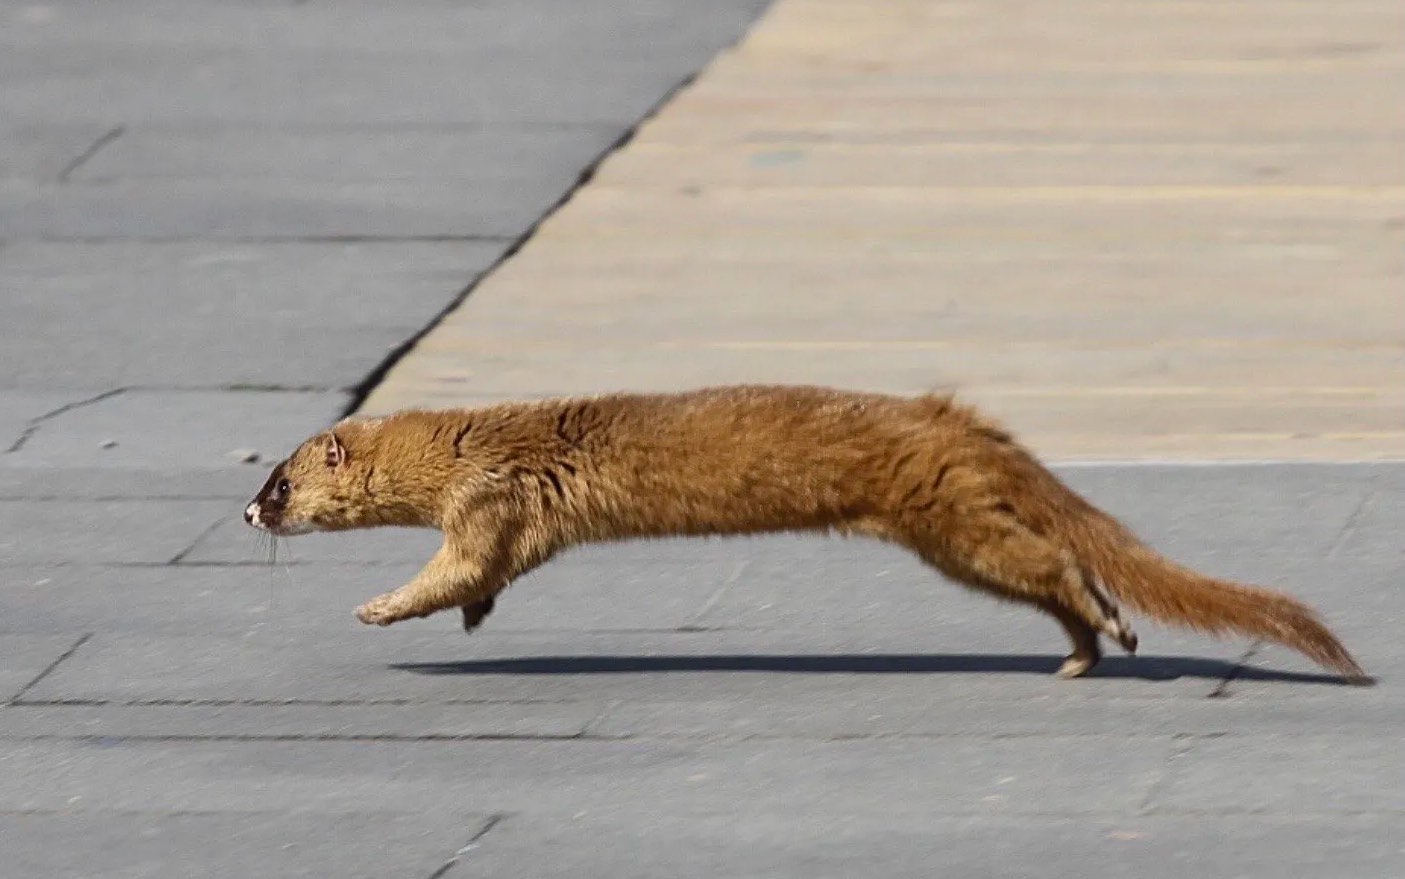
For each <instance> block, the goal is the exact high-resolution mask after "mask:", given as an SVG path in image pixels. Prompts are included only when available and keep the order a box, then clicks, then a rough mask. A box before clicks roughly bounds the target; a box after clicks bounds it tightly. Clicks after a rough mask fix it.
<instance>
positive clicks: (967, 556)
mask: <svg viewBox="0 0 1405 879" xmlns="http://www.w3.org/2000/svg"><path fill="white" fill-rule="evenodd" d="M941 526H942V527H941V528H940V530H939V531H935V530H934V531H932V532H929V533H927V534H923V533H921V532H920V531H919V532H918V533H915V534H913V535H912V536H913V538H915V539H914V541H913V543H914V544H915V545H914V546H913V548H914V549H916V550H917V553H918V555H920V556H921V557H922V558H923V559H924V560H925V561H927V562H928V563H929V564H931V565H932V566H934V567H936V568H937V569H938V570H940V571H942V572H943V573H944V574H946V575H947V576H949V577H951V578H953V579H955V580H958V581H960V582H962V583H965V584H967V585H969V586H974V587H976V588H978V589H981V590H984V591H986V592H991V593H994V594H996V595H999V596H1001V597H1003V598H1007V599H1010V600H1013V601H1018V602H1023V603H1026V604H1032V605H1034V606H1035V607H1038V608H1040V609H1042V610H1044V611H1045V612H1046V613H1048V614H1050V615H1051V616H1053V617H1054V619H1055V620H1057V621H1058V622H1059V625H1061V626H1062V627H1063V629H1064V632H1065V633H1066V634H1067V635H1068V638H1069V641H1070V642H1071V643H1072V646H1073V651H1072V652H1071V653H1070V654H1069V656H1068V657H1067V658H1066V659H1065V660H1064V663H1063V665H1062V666H1061V667H1060V668H1059V670H1058V676H1059V677H1063V678H1074V677H1079V676H1081V675H1083V674H1086V673H1087V672H1088V671H1089V670H1090V669H1092V668H1093V666H1095V665H1096V664H1097V663H1098V661H1099V660H1100V659H1101V658H1102V651H1101V649H1100V648H1099V646H1098V635H1099V634H1102V635H1106V636H1108V637H1109V638H1110V639H1112V640H1113V641H1115V642H1117V643H1118V644H1119V645H1121V646H1122V648H1123V649H1124V650H1126V651H1127V652H1128V653H1135V652H1136V649H1137V635H1136V633H1135V632H1134V631H1133V630H1132V627H1131V626H1130V625H1129V624H1128V623H1127V622H1125V621H1124V620H1123V619H1122V615H1121V613H1120V611H1119V609H1118V607H1117V604H1116V603H1115V602H1114V601H1113V600H1112V598H1111V597H1110V596H1109V595H1108V594H1107V593H1106V592H1105V591H1104V590H1102V589H1101V588H1100V587H1098V585H1097V584H1096V583H1095V582H1093V581H1092V580H1091V579H1090V578H1088V577H1087V576H1085V574H1084V572H1083V571H1082V570H1080V568H1079V567H1078V565H1077V563H1076V562H1075V561H1074V559H1073V558H1072V556H1071V555H1070V554H1069V553H1068V552H1067V551H1065V550H1063V549H1061V548H1060V547H1058V546H1057V545H1056V544H1055V543H1053V542H1052V541H1050V540H1048V539H1047V538H1045V537H1042V536H1041V535H1039V534H1036V533H1035V532H1033V531H1031V530H1030V529H1028V528H1026V527H1024V526H1023V525H1021V524H1020V523H1019V522H1018V521H1017V520H1015V519H1014V518H1013V517H1012V516H1009V515H1006V514H1004V513H1002V511H999V510H991V511H989V512H987V513H984V514H982V513H967V514H965V515H961V516H959V517H953V518H952V519H948V520H945V521H944V522H942V523H941Z"/></svg>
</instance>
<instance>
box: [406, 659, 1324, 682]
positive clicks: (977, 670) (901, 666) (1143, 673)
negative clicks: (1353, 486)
mask: <svg viewBox="0 0 1405 879" xmlns="http://www.w3.org/2000/svg"><path fill="white" fill-rule="evenodd" d="M1062 662H1063V657H1062V656H1056V655H1049V654H1045V655H1010V654H996V653H839V654H817V655H763V654H723V655H702V656H667V655H665V656H533V657H524V658H521V659H468V660H461V661H457V662H402V663H392V664H391V665H390V667H391V668H394V669H397V670H399V671H408V672H413V673H415V674H424V675H598V674H658V673H674V672H719V671H722V672H774V673H780V674H1012V673H1013V674H1039V675H1052V674H1053V673H1054V671H1055V670H1056V669H1057V668H1058V667H1059V665H1060V664H1061V663H1062ZM1088 677H1089V678H1136V679H1139V680H1146V681H1174V680H1177V679H1180V678H1203V679H1205V680H1214V681H1223V680H1226V679H1230V678H1232V679H1234V680H1237V681H1280V682H1287V683H1300V684H1339V685H1340V684H1343V683H1344V681H1343V680H1342V678H1340V677H1337V676H1336V675H1329V674H1315V673H1311V672H1288V671H1274V670H1272V669H1263V668H1251V667H1246V666H1241V665H1237V664H1235V663H1233V662H1226V661H1223V660H1218V659H1201V658H1194V657H1180V656H1137V657H1133V656H1110V657H1107V658H1105V659H1103V661H1102V662H1101V663H1099V664H1098V666H1097V667H1096V668H1094V669H1093V670H1092V671H1091V672H1090V673H1089V674H1088Z"/></svg>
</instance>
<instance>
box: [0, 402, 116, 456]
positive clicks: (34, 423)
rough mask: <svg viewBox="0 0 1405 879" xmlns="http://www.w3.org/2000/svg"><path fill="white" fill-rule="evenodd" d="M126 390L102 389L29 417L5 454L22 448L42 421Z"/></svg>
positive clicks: (36, 431)
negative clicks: (36, 416) (98, 392)
mask: <svg viewBox="0 0 1405 879" xmlns="http://www.w3.org/2000/svg"><path fill="white" fill-rule="evenodd" d="M127 390H128V388H127V387H125V386H123V387H120V388H114V389H112V390H110V391H103V392H102V393H101V394H98V395H96V396H93V397H85V398H84V399H82V400H76V401H74V402H72V403H65V404H64V405H62V406H60V407H59V408H57V409H54V410H53V411H51V412H45V413H44V414H43V415H40V416H39V417H38V418H32V419H30V421H29V424H27V425H25V428H24V430H22V431H20V435H19V437H18V438H17V439H16V440H15V441H14V442H13V443H11V444H10V447H9V448H8V449H6V450H5V454H9V453H11V452H18V451H19V450H20V449H22V448H24V444H25V443H27V442H29V440H30V439H31V438H32V437H33V436H34V434H36V433H38V432H39V428H40V426H41V425H43V423H44V422H46V421H48V420H50V419H52V418H57V417H58V416H60V415H63V414H64V413H66V412H72V411H73V410H74V409H81V408H82V407H84V406H91V405H93V404H94V403H100V402H102V401H103V400H106V399H109V398H111V397H115V396H117V395H118V394H121V393H123V392H125V391H127Z"/></svg>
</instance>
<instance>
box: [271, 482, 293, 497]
mask: <svg viewBox="0 0 1405 879" xmlns="http://www.w3.org/2000/svg"><path fill="white" fill-rule="evenodd" d="M273 490H274V491H276V492H278V493H279V494H280V495H284V494H287V493H288V492H290V491H292V490H293V485H292V483H291V482H289V481H288V480H286V479H280V480H278V484H277V485H276V486H274V487H273Z"/></svg>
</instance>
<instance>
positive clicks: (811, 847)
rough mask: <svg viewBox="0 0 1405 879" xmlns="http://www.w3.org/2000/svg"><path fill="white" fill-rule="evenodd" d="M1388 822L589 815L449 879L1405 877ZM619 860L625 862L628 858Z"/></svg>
mask: <svg viewBox="0 0 1405 879" xmlns="http://www.w3.org/2000/svg"><path fill="white" fill-rule="evenodd" d="M1395 821H1396V819H1395V817H1394V816H1365V817H1351V818H1330V819H1322V818H1294V817H1291V816H1284V817H1280V816H1274V817H1243V816H1234V817H1224V818H1216V819H1215V820H1214V824H1213V827H1207V824H1206V820H1205V819H1204V818H1203V817H1200V816H1187V817H1178V818H1161V817H1140V816H1133V815H1129V816H1124V817H1119V818H1110V819H1102V820H1091V821H1090V820H1088V819H1082V818H1080V819H1076V820H1073V819H1056V818H1020V819H1018V820H1011V819H979V820H975V819H970V818H940V817H933V816H931V815H927V814H922V813H921V812H920V811H918V810H916V809H914V810H913V811H912V812H911V813H909V814H906V815H902V816H894V815H892V814H884V815H883V816H881V817H871V816H864V815H840V814H835V813H828V812H826V811H825V809H824V806H823V805H821V804H800V803H797V804H792V806H791V807H790V808H789V809H787V810H786V812H785V813H782V814H774V813H757V812H753V811H748V810H746V809H745V808H733V809H731V810H729V811H728V812H727V813H723V814H710V815H690V816H687V817H686V818H672V819H671V818H664V817H660V818H657V819H655V820H652V821H649V822H647V823H640V822H639V821H638V819H637V817H636V816H635V815H632V814H630V815H617V814H613V813H610V812H606V813H605V814H603V815H602V814H600V810H595V811H587V812H586V813H585V814H582V815H580V816H576V817H574V818H573V820H570V821H561V820H559V819H557V818H555V817H541V816H535V815H513V816H509V817H508V818H506V819H504V820H503V821H502V822H501V823H500V824H499V825H497V826H496V827H494V829H493V832H492V833H491V834H489V835H488V836H485V837H484V839H483V841H482V844H481V845H479V846H478V847H477V848H475V849H474V850H473V852H471V853H470V854H469V855H467V856H465V858H464V859H463V860H462V861H461V862H460V863H459V865H458V866H457V867H456V869H455V871H454V872H452V873H450V874H449V875H450V876H455V877H457V876H463V877H487V876H499V875H502V874H503V873H505V872H513V871H516V870H521V871H524V872H530V873H531V874H532V875H533V876H542V877H568V876H591V875H598V874H603V873H608V874H609V875H611V876H618V877H620V879H648V877H653V876H660V875H667V876H677V877H679V879H693V877H697V879H703V877H708V876H716V875H719V874H722V875H746V876H756V877H766V879H799V877H810V876H814V877H826V879H842V877H847V876H854V875H860V874H862V875H871V876H883V877H893V879H898V877H903V879H907V877H910V879H921V877H928V876H931V875H933V873H934V871H938V872H939V873H940V874H941V875H952V876H965V877H972V879H1042V877H1045V876H1051V875H1054V876H1064V875H1095V876H1142V877H1149V879H1160V877H1165V879H1173V877H1181V876H1187V875H1202V874H1203V875H1233V876H1240V877H1245V879H1276V877H1294V879H1312V877H1316V876H1321V875H1324V874H1331V875H1333V876H1341V877H1344V879H1374V877H1378V876H1382V875H1390V874H1392V873H1394V872H1398V871H1399V870H1400V869H1401V866H1402V864H1405V855H1402V853H1401V851H1400V848H1399V845H1398V843H1397V839H1396V833H1395V827H1394V822H1395ZM621 851H626V852H629V857H627V858H625V857H620V855H619V853H620V852H621Z"/></svg>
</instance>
